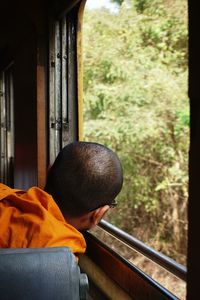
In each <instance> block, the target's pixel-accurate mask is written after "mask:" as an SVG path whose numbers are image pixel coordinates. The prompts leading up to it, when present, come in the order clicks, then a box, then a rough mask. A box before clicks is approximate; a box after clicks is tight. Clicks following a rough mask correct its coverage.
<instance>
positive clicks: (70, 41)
mask: <svg viewBox="0 0 200 300" xmlns="http://www.w3.org/2000/svg"><path fill="white" fill-rule="evenodd" d="M75 24H76V23H75V21H74V19H73V18H72V17H71V16H65V17H63V18H62V20H60V21H55V22H53V21H52V22H51V28H50V42H49V45H50V50H49V146H50V147H49V148H50V152H49V160H50V164H52V163H53V161H54V159H55V157H56V156H57V154H58V153H59V151H60V149H61V148H62V147H64V146H65V145H66V144H67V143H69V142H72V141H74V140H77V137H78V132H77V130H78V129H77V103H76V102H77V101H76V99H77V80H76V78H77V74H76V25H75Z"/></svg>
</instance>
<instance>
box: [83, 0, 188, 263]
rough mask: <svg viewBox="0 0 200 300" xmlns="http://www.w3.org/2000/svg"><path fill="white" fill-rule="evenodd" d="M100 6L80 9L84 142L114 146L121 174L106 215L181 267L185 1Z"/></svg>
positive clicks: (183, 236) (91, 4) (184, 230)
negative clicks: (115, 203)
mask: <svg viewBox="0 0 200 300" xmlns="http://www.w3.org/2000/svg"><path fill="white" fill-rule="evenodd" d="M95 2H98V6H95ZM99 4H100V3H99V1H90V0H88V1H87V3H86V8H85V14H84V32H83V38H84V40H83V46H84V56H83V57H84V139H85V140H86V141H95V142H99V143H103V144H105V145H107V146H109V147H111V148H112V149H113V150H114V151H116V152H117V153H118V155H119V157H120V159H121V161H122V165H123V169H124V177H125V179H124V186H123V189H122V192H121V193H120V195H119V196H118V203H119V204H118V207H117V208H116V209H113V210H110V212H109V213H108V215H107V217H106V218H107V220H109V221H110V222H112V223H113V224H114V225H117V226H119V227H120V228H122V229H123V230H125V231H126V232H128V233H130V234H131V235H133V236H135V237H136V238H138V239H141V240H143V241H144V242H146V243H147V244H148V245H150V246H152V247H153V248H155V249H157V250H158V251H160V252H163V253H164V254H166V255H168V256H170V257H172V258H173V259H175V260H176V261H178V262H180V263H182V264H186V245H187V197H188V192H187V184H188V169H187V165H188V147H189V105H188V96H187V76H188V67H187V63H188V62H187V58H188V49H187V35H188V32H187V1H186V0H174V1H166V0H151V1H149V0H143V1H142V0H132V1H131V0H130V1H126V0H124V1H123V0H118V1H117V0H116V1H114V0H113V1H101V4H102V6H100V5H99Z"/></svg>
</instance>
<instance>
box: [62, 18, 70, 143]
mask: <svg viewBox="0 0 200 300" xmlns="http://www.w3.org/2000/svg"><path fill="white" fill-rule="evenodd" d="M67 62H68V47H67V24H66V17H64V18H63V19H62V59H61V63H62V147H64V146H65V145H66V144H67V142H68V140H69V126H68V101H67V100H68V97H67V94H68V84H67V72H68V70H67Z"/></svg>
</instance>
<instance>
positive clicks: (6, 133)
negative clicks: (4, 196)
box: [0, 64, 14, 186]
mask: <svg viewBox="0 0 200 300" xmlns="http://www.w3.org/2000/svg"><path fill="white" fill-rule="evenodd" d="M0 110H1V114H0V124H1V131H0V148H1V159H0V172H1V182H4V183H6V184H8V185H10V186H13V161H14V92H13V65H12V64H11V65H9V66H8V67H7V68H6V69H4V71H2V72H1V73H0Z"/></svg>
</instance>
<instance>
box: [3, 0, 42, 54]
mask: <svg viewBox="0 0 200 300" xmlns="http://www.w3.org/2000/svg"><path fill="white" fill-rule="evenodd" d="M45 3H46V1H45V0H40V1H39V0H34V1H25V0H18V1H12V0H4V1H0V60H1V57H2V54H4V55H3V56H4V57H5V56H6V55H7V56H12V53H13V51H14V50H15V49H16V48H17V47H18V45H19V44H20V43H21V42H23V40H24V39H25V38H26V36H27V35H29V34H31V32H33V30H36V31H38V32H42V31H43V30H44V28H45V22H46V20H47V18H46V10H45Z"/></svg>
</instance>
